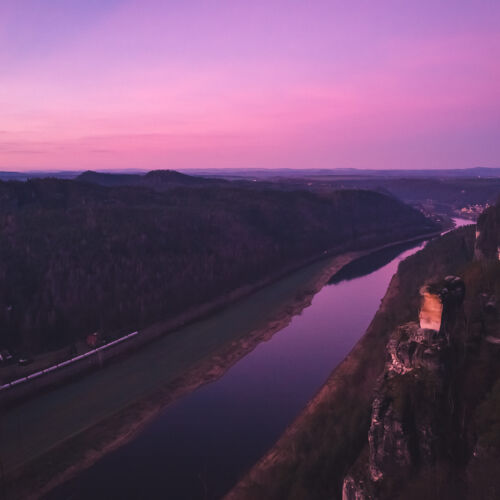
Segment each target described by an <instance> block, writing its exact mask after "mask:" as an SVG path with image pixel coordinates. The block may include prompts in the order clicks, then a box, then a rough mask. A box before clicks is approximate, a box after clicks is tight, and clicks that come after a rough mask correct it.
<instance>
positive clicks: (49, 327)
mask: <svg viewBox="0 0 500 500" xmlns="http://www.w3.org/2000/svg"><path fill="white" fill-rule="evenodd" d="M186 177H187V176H186ZM437 229H438V228H437V226H436V225H435V224H434V223H433V222H431V221H429V220H428V219H426V218H425V217H424V216H423V215H422V214H421V213H420V212H418V211H416V210H414V209H413V208H411V207H409V206H406V205H404V204H403V203H401V202H399V201H398V200H396V199H394V198H391V197H388V196H384V195H382V194H379V193H374V192H370V191H363V190H343V191H336V192H331V193H327V194H324V193H323V194H321V195H318V194H314V193H309V192H302V191H293V192H287V191H281V190H272V189H264V188H263V189H259V188H258V187H255V185H254V186H253V187H252V189H245V188H241V187H235V186H232V185H231V183H227V184H225V185H220V184H217V185H214V184H212V183H208V184H206V185H204V184H197V185H196V187H179V186H172V188H171V189H169V190H166V191H159V190H153V189H150V188H149V187H141V186H117V187H114V186H111V187H110V186H101V185H97V184H93V183H89V182H82V181H79V180H60V179H37V180H29V181H27V182H15V181H12V182H0V348H2V347H7V348H11V349H18V348H22V349H27V350H29V351H31V352H40V351H44V350H47V349H52V348H56V347H59V346H62V345H66V344H69V343H71V342H73V341H75V340H77V339H79V338H82V337H83V336H85V335H87V334H88V333H91V332H93V331H95V330H100V331H102V332H103V333H105V334H106V335H110V336H113V335H116V334H117V332H120V331H131V330H132V329H136V328H140V327H141V326H145V325H148V324H151V323H153V322H155V321H157V320H160V319H165V318H168V317H173V316H175V315H176V314H178V313H180V312H182V311H185V310H186V309H187V308H189V307H192V306H196V305H198V304H202V303H204V302H206V301H208V300H211V299H213V298H214V297H217V296H221V295H223V294H225V293H227V292H230V291H232V290H234V289H236V288H238V287H241V286H243V285H247V284H251V283H255V282H257V281H259V280H261V279H263V278H265V277H266V276H268V275H270V274H271V273H275V272H279V271H280V270H282V269H285V268H286V267H288V266H291V265H294V264H299V263H300V262H302V261H304V260H305V259H308V258H311V257H314V256H316V255H320V254H321V253H322V252H324V250H326V249H333V250H335V251H338V252H341V251H345V250H348V249H353V248H364V247H368V246H371V245H377V244H383V243H387V242H389V241H395V240H400V239H404V238H408V237H413V236H415V235H418V234H423V233H428V232H430V231H435V230H437Z"/></svg>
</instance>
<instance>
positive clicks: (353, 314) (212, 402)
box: [46, 219, 471, 500]
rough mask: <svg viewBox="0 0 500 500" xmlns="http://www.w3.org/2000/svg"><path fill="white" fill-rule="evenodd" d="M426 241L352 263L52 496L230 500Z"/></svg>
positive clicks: (365, 324)
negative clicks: (278, 326)
mask: <svg viewBox="0 0 500 500" xmlns="http://www.w3.org/2000/svg"><path fill="white" fill-rule="evenodd" d="M455 222H456V224H457V226H462V225H465V224H470V223H471V222H470V221H467V220H464V219H455ZM424 244H425V243H420V244H411V245H399V246H396V247H392V248H389V249H385V250H382V251H379V252H376V253H375V254H371V255H369V256H367V257H363V258H360V259H358V260H356V261H354V262H352V263H351V264H348V265H347V266H346V267H345V268H343V269H342V270H341V271H340V272H338V273H337V274H336V275H335V276H332V278H331V280H330V281H329V283H328V285H326V286H324V287H323V288H322V289H321V290H320V291H319V292H318V293H317V294H316V295H315V296H314V298H313V300H312V303H311V305H310V306H309V307H308V308H306V309H305V310H303V312H302V313H301V314H300V315H297V316H295V317H294V318H293V319H292V321H291V322H290V323H289V324H288V326H286V327H285V328H283V329H282V330H280V331H279V332H277V333H275V334H274V336H272V338H271V339H270V340H268V341H266V342H262V343H261V344H259V345H258V346H257V347H256V348H255V349H254V350H253V351H252V352H250V353H249V354H248V355H246V356H245V357H244V358H242V359H241V360H240V361H238V362H237V363H236V364H235V365H233V366H232V367H231V368H230V369H229V370H228V371H227V372H226V373H225V374H224V375H223V376H222V377H221V378H219V379H218V380H216V381H214V382H212V383H209V384H207V385H204V386H202V387H200V388H198V389H197V390H196V391H194V392H192V393H191V394H189V395H187V396H185V397H184V398H182V399H180V400H178V401H177V402H176V403H174V404H173V405H170V406H168V407H167V408H165V409H164V411H163V412H161V413H160V415H159V416H158V417H157V418H156V419H155V420H154V421H152V422H151V423H150V424H148V425H147V426H146V427H145V428H144V429H143V430H142V431H141V432H140V433H139V434H138V435H137V436H136V437H135V439H133V440H132V441H130V442H128V443H127V444H125V445H124V446H122V447H120V448H119V449H117V450H115V451H114V452H111V453H109V454H108V455H106V456H104V457H103V458H102V459H100V460H99V461H98V462H97V463H96V464H94V465H93V466H92V467H90V468H89V469H87V470H85V471H83V472H81V473H79V474H78V475H77V476H76V477H75V478H73V479H72V480H70V481H69V482H67V483H65V484H63V485H61V486H59V487H58V488H56V489H55V490H53V491H52V492H51V493H50V494H49V495H47V497H46V498H48V499H53V500H55V499H88V498H94V499H123V500H124V499H142V498H147V499H157V498H158V499H175V500H183V499H205V498H208V499H213V498H220V497H221V496H222V495H223V494H224V493H226V492H227V491H228V490H229V489H230V488H231V486H233V485H234V484H235V482H236V481H237V480H238V478H239V477H241V475H242V474H243V473H244V472H245V471H246V470H247V469H248V468H249V467H251V466H252V465H253V464H254V463H255V462H256V461H257V460H258V459H259V458H260V457H261V456H262V455H263V454H264V453H265V452H266V451H267V450H268V449H269V448H270V447H271V446H272V445H273V443H274V442H275V441H276V440H277V439H278V437H279V436H280V435H281V434H282V433H283V431H284V430H285V428H286V427H287V426H288V425H289V424H290V423H291V422H292V421H293V419H294V418H295V417H296V416H297V415H298V413H299V412H300V411H301V409H302V408H303V407H304V406H305V404H306V403H307V402H308V401H309V400H310V399H311V398H312V397H313V396H314V394H315V393H316V392H317V390H318V389H319V388H320V387H321V386H322V384H323V383H324V382H325V380H326V379H327V377H328V375H329V374H330V373H331V371H332V369H333V368H335V366H337V365H338V363H340V362H341V361H342V360H343V359H344V358H345V356H346V355H347V354H348V353H349V351H350V350H351V349H352V347H353V346H354V344H355V343H356V342H357V340H358V339H359V338H360V337H361V336H362V335H363V333H364V331H365V330H366V328H367V327H368V325H369V323H370V321H371V319H372V318H373V316H374V314H375V312H376V311H377V309H378V307H379V304H380V301H381V299H382V297H383V295H384V293H385V291H386V289H387V286H388V284H389V281H390V279H391V277H392V275H393V274H394V273H395V272H396V270H397V266H398V264H399V262H400V261H401V260H403V259H405V258H406V257H408V256H409V255H411V254H413V253H415V252H417V251H418V250H419V249H420V248H422V246H423V245H424Z"/></svg>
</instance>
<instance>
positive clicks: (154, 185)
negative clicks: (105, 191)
mask: <svg viewBox="0 0 500 500" xmlns="http://www.w3.org/2000/svg"><path fill="white" fill-rule="evenodd" d="M75 180H77V181H79V182H89V183H91V184H99V185H100V186H108V187H113V186H143V187H148V188H151V189H156V190H163V189H170V188H172V187H178V186H192V187H195V186H207V185H214V184H221V183H225V182H227V181H224V180H216V179H205V178H203V177H195V176H192V175H186V174H181V173H180V172H176V171H175V170H152V171H151V172H148V173H147V174H145V175H142V174H123V173H116V174H115V173H102V172H94V171H92V170H88V171H86V172H83V173H82V174H80V175H79V176H78V177H76V179H75Z"/></svg>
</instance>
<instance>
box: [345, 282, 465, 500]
mask: <svg viewBox="0 0 500 500" xmlns="http://www.w3.org/2000/svg"><path fill="white" fill-rule="evenodd" d="M464 291H465V288H464V284H463V282H462V280H461V279H460V278H457V277H454V276H448V277H446V278H445V279H444V280H442V281H440V282H439V283H432V284H429V285H428V286H427V287H425V289H423V290H422V306H421V311H420V314H419V317H420V324H418V323H416V322H411V323H407V324H405V325H402V326H400V327H399V328H397V329H396V330H395V331H394V332H393V333H392V335H391V337H390V340H389V342H388V344H387V362H386V365H385V369H384V372H383V374H382V376H381V377H380V379H379V381H378V384H377V388H376V391H375V395H374V399H373V404H372V415H371V425H370V429H369V432H368V446H367V449H365V451H364V453H362V454H361V456H360V457H359V459H358V461H357V462H356V463H355V464H354V466H353V467H352V469H351V471H350V472H349V474H348V475H347V477H346V478H345V480H344V484H343V499H344V500H362V499H363V500H368V499H370V500H375V499H378V498H391V491H392V490H393V489H394V488H396V487H397V484H396V483H398V482H400V481H405V480H406V479H407V478H409V477H410V475H411V473H412V471H413V470H415V469H418V468H421V467H425V466H432V465H433V464H434V463H436V461H438V460H439V459H440V458H441V457H444V456H446V454H447V453H448V452H449V449H450V447H451V446H452V444H451V443H450V442H449V435H450V433H449V432H446V433H444V432H443V430H444V429H446V430H449V429H450V428H452V427H453V425H454V423H453V422H454V419H453V405H450V404H449V400H450V398H449V397H448V396H449V394H450V393H451V392H452V391H453V387H452V386H453V376H452V374H453V367H452V366H451V364H452V356H451V355H450V354H451V351H452V349H453V338H452V332H453V318H454V317H455V318H456V317H457V307H460V304H461V302H462V300H463V297H464ZM422 325H424V326H431V327H432V328H422V327H421V326H422ZM451 434H453V433H451Z"/></svg>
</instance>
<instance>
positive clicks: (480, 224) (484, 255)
mask: <svg viewBox="0 0 500 500" xmlns="http://www.w3.org/2000/svg"><path fill="white" fill-rule="evenodd" d="M476 227H477V229H476V243H475V246H474V257H475V259H476V260H483V259H494V260H500V206H499V205H496V206H492V207H489V208H488V209H487V210H485V211H484V212H483V213H482V214H481V216H480V217H479V219H478V221H477V226H476Z"/></svg>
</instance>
